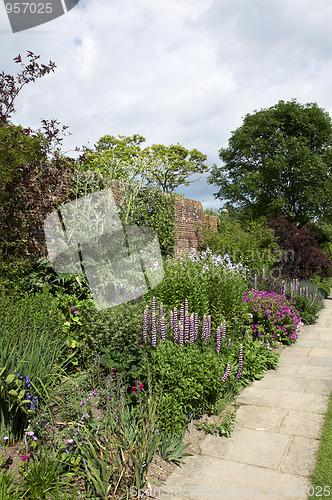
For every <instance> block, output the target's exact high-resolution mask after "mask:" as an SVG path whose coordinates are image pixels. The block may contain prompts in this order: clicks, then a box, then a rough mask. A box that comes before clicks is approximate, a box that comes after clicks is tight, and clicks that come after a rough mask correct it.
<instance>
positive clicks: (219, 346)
mask: <svg viewBox="0 0 332 500" xmlns="http://www.w3.org/2000/svg"><path fill="white" fill-rule="evenodd" d="M216 344H217V348H216V352H220V348H221V328H220V326H218V328H217V331H216Z"/></svg>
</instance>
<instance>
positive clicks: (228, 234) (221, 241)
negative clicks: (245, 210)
mask: <svg viewBox="0 0 332 500" xmlns="http://www.w3.org/2000/svg"><path fill="white" fill-rule="evenodd" d="M218 216H219V217H218V232H217V233H216V232H214V231H211V230H209V229H203V230H202V239H203V246H204V247H205V248H206V246H208V247H209V248H211V250H212V251H213V252H214V253H215V254H221V255H225V254H227V255H229V257H230V259H231V260H232V261H233V262H236V263H238V262H241V263H242V264H243V265H244V266H247V267H249V268H250V270H251V274H253V273H256V272H261V271H262V270H263V269H265V270H268V269H269V268H271V267H272V266H273V265H274V263H276V262H277V261H278V252H277V250H278V249H279V247H278V244H277V242H276V238H275V236H274V233H273V230H272V229H271V228H269V227H267V225H266V222H265V221H263V220H262V221H255V222H246V223H245V225H241V223H240V222H238V221H237V220H235V219H232V218H230V217H229V215H228V214H227V213H223V212H219V213H218Z"/></svg>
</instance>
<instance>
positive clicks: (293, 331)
mask: <svg viewBox="0 0 332 500" xmlns="http://www.w3.org/2000/svg"><path fill="white" fill-rule="evenodd" d="M243 301H244V302H245V303H246V304H248V313H249V314H250V315H251V316H252V319H251V324H250V325H249V326H247V327H246V331H247V333H248V334H249V335H251V336H253V337H255V338H259V339H260V340H261V341H263V342H266V343H267V344H268V345H269V344H272V345H273V344H275V343H279V342H281V343H283V344H291V343H293V342H295V340H296V338H297V334H298V331H299V328H300V325H301V317H300V315H299V313H298V311H297V310H296V309H295V308H294V305H293V303H292V301H289V300H288V299H287V298H286V296H285V295H278V294H276V293H268V292H265V291H264V292H261V291H257V290H251V291H250V292H248V293H246V294H245V295H244V297H243Z"/></svg>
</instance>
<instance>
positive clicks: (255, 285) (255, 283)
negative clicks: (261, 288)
mask: <svg viewBox="0 0 332 500" xmlns="http://www.w3.org/2000/svg"><path fill="white" fill-rule="evenodd" d="M254 289H255V290H256V289H257V274H255V277H254Z"/></svg>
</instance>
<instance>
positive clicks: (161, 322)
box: [159, 316, 166, 342]
mask: <svg viewBox="0 0 332 500" xmlns="http://www.w3.org/2000/svg"><path fill="white" fill-rule="evenodd" d="M159 335H160V337H161V340H162V341H163V342H165V340H166V325H165V318H164V316H162V317H161V318H160V320H159Z"/></svg>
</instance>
